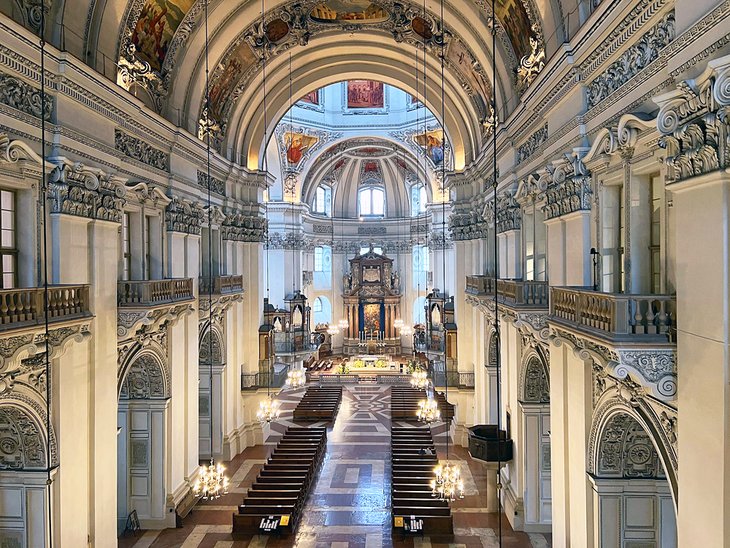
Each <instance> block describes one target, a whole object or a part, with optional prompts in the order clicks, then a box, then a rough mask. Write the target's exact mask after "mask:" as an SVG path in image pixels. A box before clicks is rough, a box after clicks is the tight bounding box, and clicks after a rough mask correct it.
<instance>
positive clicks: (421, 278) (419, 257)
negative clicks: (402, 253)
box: [412, 245, 430, 291]
mask: <svg viewBox="0 0 730 548" xmlns="http://www.w3.org/2000/svg"><path fill="white" fill-rule="evenodd" d="M412 255H413V287H414V289H418V288H419V287H422V288H423V289H424V291H425V289H426V285H427V284H428V271H429V268H430V256H429V252H428V247H427V246H425V245H416V246H413V251H412Z"/></svg>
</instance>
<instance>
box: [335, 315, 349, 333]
mask: <svg viewBox="0 0 730 548" xmlns="http://www.w3.org/2000/svg"><path fill="white" fill-rule="evenodd" d="M337 327H339V328H340V329H341V330H343V331H344V330H345V329H347V328H348V327H350V322H348V321H347V320H346V319H345V318H341V319H340V321H339V322H337Z"/></svg>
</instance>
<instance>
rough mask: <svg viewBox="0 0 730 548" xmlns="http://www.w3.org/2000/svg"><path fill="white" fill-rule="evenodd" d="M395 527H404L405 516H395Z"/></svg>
mask: <svg viewBox="0 0 730 548" xmlns="http://www.w3.org/2000/svg"><path fill="white" fill-rule="evenodd" d="M393 527H403V516H395V522H394V523H393Z"/></svg>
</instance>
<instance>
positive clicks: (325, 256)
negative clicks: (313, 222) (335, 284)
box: [314, 245, 332, 290]
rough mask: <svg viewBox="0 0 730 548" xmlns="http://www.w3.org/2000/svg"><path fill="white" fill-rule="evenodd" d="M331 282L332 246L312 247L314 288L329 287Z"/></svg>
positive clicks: (322, 288)
mask: <svg viewBox="0 0 730 548" xmlns="http://www.w3.org/2000/svg"><path fill="white" fill-rule="evenodd" d="M331 283H332V248H331V247H330V246H328V245H319V246H317V247H315V248H314V288H315V289H318V290H326V289H330V287H331Z"/></svg>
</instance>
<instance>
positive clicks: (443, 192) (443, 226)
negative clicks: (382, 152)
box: [440, 0, 451, 461]
mask: <svg viewBox="0 0 730 548" xmlns="http://www.w3.org/2000/svg"><path fill="white" fill-rule="evenodd" d="M440 7H441V29H440V32H441V147H442V148H443V153H442V155H441V156H442V158H441V189H440V191H441V235H442V238H443V242H442V245H443V248H442V249H441V266H442V268H443V278H442V281H443V284H444V289H443V292H444V317H443V318H442V320H441V321H442V325H443V330H444V399H445V400H446V405H448V403H449V368H448V366H447V364H446V360H447V357H446V347H447V346H448V345H447V344H446V338H447V333H446V324H445V323H443V322H444V320H445V319H446V317H445V316H446V310H445V309H446V154H445V152H446V118H445V115H446V102H445V100H446V95H445V94H444V53H445V51H444V44H445V34H444V0H441V1H440ZM450 429H451V423H449V429H448V430H447V431H446V460H447V461H448V460H449V437H450Z"/></svg>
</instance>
